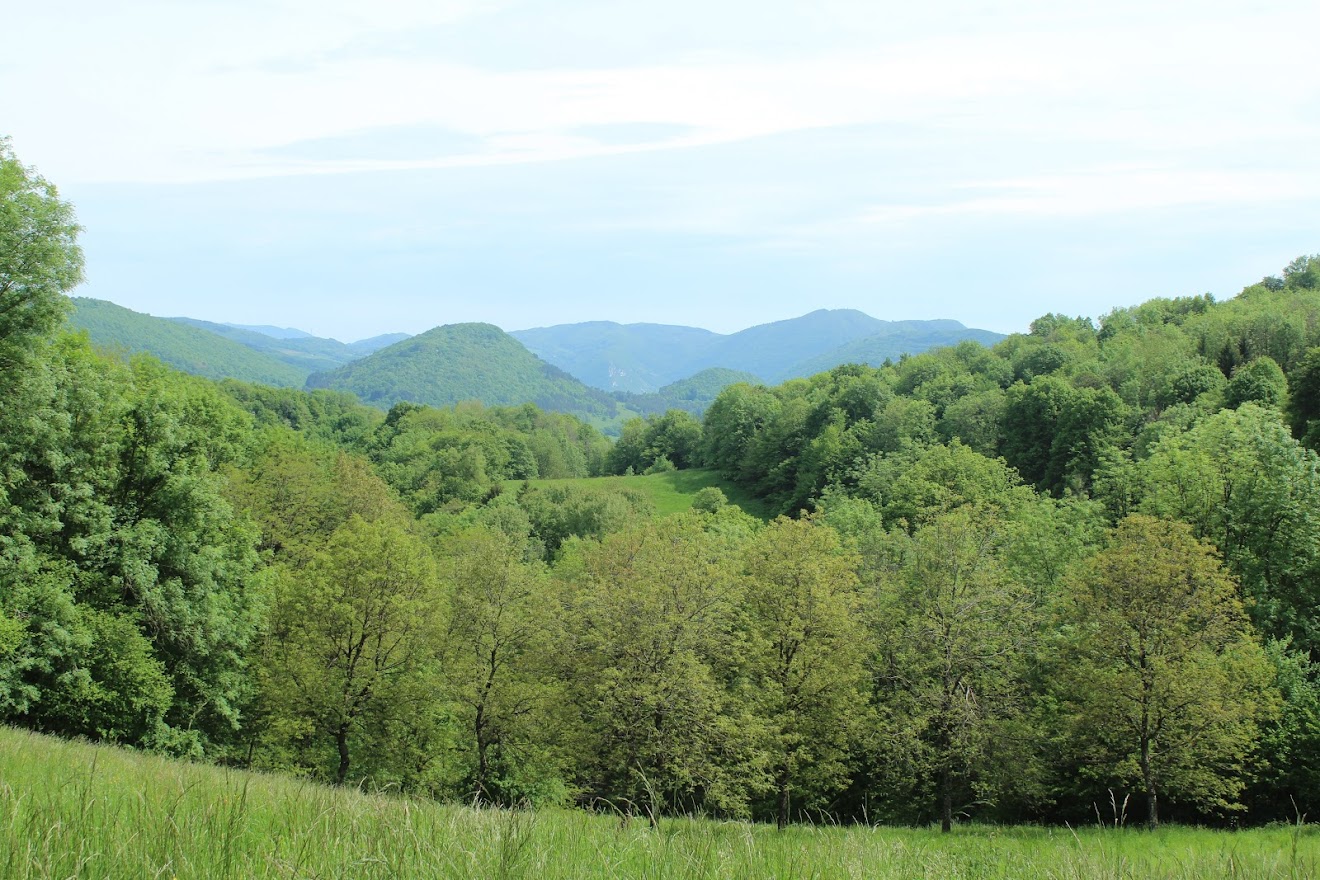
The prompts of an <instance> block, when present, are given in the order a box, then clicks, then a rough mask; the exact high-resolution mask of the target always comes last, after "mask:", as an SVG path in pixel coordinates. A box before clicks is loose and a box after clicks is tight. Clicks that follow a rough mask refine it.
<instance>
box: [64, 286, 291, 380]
mask: <svg viewBox="0 0 1320 880" xmlns="http://www.w3.org/2000/svg"><path fill="white" fill-rule="evenodd" d="M69 325H70V326H71V327H73V328H75V329H78V330H86V331H87V335H88V336H89V337H90V338H91V340H92V342H93V343H94V344H96V345H98V346H100V347H102V348H107V349H111V350H115V351H124V352H128V353H132V354H136V353H138V352H146V353H147V354H151V355H154V356H155V357H158V358H160V359H161V360H162V361H164V362H165V363H167V364H169V365H170V366H172V367H175V368H177V369H180V370H183V371H184V372H186V373H192V374H194V375H197V376H205V377H206V378H208V379H239V380H241V381H243V382H258V383H261V384H263V385H280V386H285V387H293V388H298V387H301V386H302V384H303V383H304V382H305V381H306V380H307V376H308V374H309V373H310V372H311V370H310V369H308V368H306V367H300V366H297V365H294V364H290V363H288V362H286V361H283V360H281V359H279V358H276V357H274V356H272V355H270V354H267V353H265V352H261V351H257V350H255V349H253V348H249V347H248V346H246V345H243V344H241V343H239V342H235V341H234V340H232V339H226V338H225V337H223V336H218V335H216V334H215V333H212V332H210V331H209V330H204V329H202V328H200V327H192V326H188V325H186V324H180V323H178V322H176V321H172V320H170V319H168V318H156V317H153V316H151V315H144V314H142V313H141V312H135V311H133V310H132V309H126V308H124V307H123V306H117V305H115V304H114V303H112V302H106V301H105V300H99V299H88V298H86V297H74V298H73V311H72V312H71V313H70V315H69Z"/></svg>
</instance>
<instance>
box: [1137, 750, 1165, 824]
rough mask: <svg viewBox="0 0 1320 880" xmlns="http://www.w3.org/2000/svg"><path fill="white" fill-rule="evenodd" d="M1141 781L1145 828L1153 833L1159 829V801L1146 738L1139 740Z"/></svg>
mask: <svg viewBox="0 0 1320 880" xmlns="http://www.w3.org/2000/svg"><path fill="white" fill-rule="evenodd" d="M1141 781H1142V783H1143V784H1144V785H1145V787H1146V827H1147V828H1149V829H1150V830H1151V831H1154V830H1155V829H1156V828H1158V827H1160V799H1159V795H1158V794H1157V793H1156V791H1155V775H1154V774H1153V773H1152V772H1151V769H1150V740H1149V739H1148V738H1146V737H1143V738H1142V740H1141Z"/></svg>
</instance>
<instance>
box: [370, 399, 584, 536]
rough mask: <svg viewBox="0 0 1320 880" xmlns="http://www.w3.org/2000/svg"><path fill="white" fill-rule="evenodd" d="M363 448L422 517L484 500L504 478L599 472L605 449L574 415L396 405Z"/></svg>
mask: <svg viewBox="0 0 1320 880" xmlns="http://www.w3.org/2000/svg"><path fill="white" fill-rule="evenodd" d="M368 449H369V454H370V456H371V459H372V461H373V462H375V464H376V466H377V468H378V470H379V471H380V474H381V476H382V477H384V479H385V481H386V482H387V483H389V484H390V485H391V486H392V487H393V488H394V489H395V490H396V491H397V492H398V493H399V494H400V495H401V496H402V497H403V498H404V500H405V501H406V502H407V503H408V505H409V507H411V508H412V509H413V511H414V513H417V514H426V513H431V512H434V511H437V510H451V511H452V510H458V509H462V508H463V507H466V506H467V505H470V504H474V503H478V502H481V501H483V500H488V499H489V498H491V497H493V496H494V495H495V494H498V493H499V491H500V486H499V484H500V483H501V481H504V480H526V479H533V478H536V477H540V476H545V477H561V478H562V477H585V476H589V475H592V474H596V473H599V472H600V469H601V468H602V466H603V464H604V459H605V455H606V453H607V450H608V449H609V443H608V441H607V440H605V438H604V437H602V436H601V434H600V433H599V432H598V431H596V429H594V428H592V427H591V426H589V425H586V424H584V423H582V422H580V421H578V420H577V419H575V418H573V417H572V416H566V415H562V414H556V413H544V412H541V411H540V410H538V409H537V408H536V407H532V406H526V407H519V408H514V409H499V408H486V407H483V406H482V405H480V404H477V403H465V404H461V405H459V406H456V407H454V408H452V409H433V408H430V407H421V406H417V405H415V404H409V403H402V404H398V405H396V406H394V407H393V408H392V409H391V410H390V412H389V415H388V416H386V418H385V422H384V423H383V424H382V425H381V426H380V427H379V428H378V429H377V430H376V431H375V433H374V434H373V435H372V436H371V438H370V440H369V441H368Z"/></svg>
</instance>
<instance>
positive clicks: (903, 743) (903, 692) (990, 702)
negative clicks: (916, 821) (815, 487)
mask: <svg viewBox="0 0 1320 880" xmlns="http://www.w3.org/2000/svg"><path fill="white" fill-rule="evenodd" d="M1000 530H1001V525H1000V523H999V522H998V521H997V519H996V517H995V516H994V515H993V513H992V512H991V511H990V510H989V509H986V508H974V507H962V508H959V509H957V510H954V511H951V512H949V513H944V514H940V515H938V516H936V517H934V518H933V519H932V520H930V521H929V522H928V523H927V524H925V525H923V526H922V527H921V528H919V529H917V530H916V531H915V533H914V534H913V535H912V536H911V537H908V536H907V535H905V534H904V533H902V532H895V533H894V542H895V543H894V547H893V551H892V552H893V557H894V558H893V563H892V566H891V568H890V570H889V571H888V572H886V573H884V574H883V575H882V579H881V584H880V605H879V608H878V609H877V613H876V615H875V620H876V627H877V633H876V646H877V653H878V663H877V677H878V683H879V688H880V692H879V695H878V697H879V700H880V702H881V706H882V709H883V710H884V711H885V713H886V714H887V716H888V717H889V718H890V719H891V720H892V724H891V727H892V728H893V729H894V730H895V731H899V732H900V735H897V736H895V737H894V738H892V739H891V740H890V741H889V742H886V743H884V744H883V747H884V748H886V749H887V750H889V751H891V752H894V753H895V754H890V755H887V756H882V757H888V758H891V759H901V760H903V761H905V762H906V763H907V764H909V765H910V766H913V767H915V768H917V770H918V773H919V774H920V775H924V776H927V777H928V778H930V779H931V780H932V781H933V783H934V786H933V787H934V789H935V792H936V797H937V800H938V804H939V806H938V814H939V817H940V826H941V828H942V830H944V831H949V830H950V828H951V827H952V824H953V816H954V812H955V810H954V807H955V798H957V797H960V795H961V793H962V792H964V791H965V790H967V789H976V790H977V793H978V794H979V795H980V796H982V797H986V796H991V795H993V794H994V793H995V790H996V786H997V784H998V783H1000V782H1002V779H996V778H994V776H993V774H992V773H991V772H990V768H991V767H992V766H993V763H994V758H995V753H996V751H997V750H998V751H1000V752H1003V751H1005V750H1006V749H1005V747H1006V746H1007V745H1009V744H1010V743H1009V739H1008V737H1007V736H1006V732H1007V730H1008V728H1009V726H1010V724H1011V722H1013V721H1014V720H1015V718H1016V717H1017V716H1018V715H1019V714H1020V713H1021V711H1022V709H1023V702H1024V701H1023V697H1024V694H1023V690H1024V688H1023V677H1022V674H1023V664H1024V661H1025V659H1026V657H1027V656H1028V651H1029V648H1030V645H1031V639H1032V637H1033V635H1034V621H1035V617H1036V614H1035V608H1036V606H1035V603H1034V601H1033V597H1032V595H1031V593H1030V592H1029V591H1028V590H1027V589H1026V588H1024V587H1022V586H1020V585H1019V584H1017V583H1015V582H1014V581H1012V580H1011V579H1010V578H1008V577H1007V576H1006V574H1005V571H1004V567H1003V565H1002V563H1001V562H1000V560H999V553H1000V547H999V545H1000V543H1001V542H1002V541H1003V540H1004V537H1003V536H1002V535H1001V534H1000Z"/></svg>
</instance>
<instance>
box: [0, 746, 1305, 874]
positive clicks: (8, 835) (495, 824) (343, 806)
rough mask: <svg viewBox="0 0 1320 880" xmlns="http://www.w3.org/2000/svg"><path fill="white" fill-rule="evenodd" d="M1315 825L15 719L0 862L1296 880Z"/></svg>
mask: <svg viewBox="0 0 1320 880" xmlns="http://www.w3.org/2000/svg"><path fill="white" fill-rule="evenodd" d="M1317 871H1320V833H1317V832H1316V830H1315V828H1314V827H1311V826H1306V827H1301V828H1297V827H1287V826H1281V827H1272V828H1265V829H1256V830H1251V831H1238V832H1226V831H1207V830H1201V829H1190V828H1169V829H1165V830H1162V831H1160V832H1158V833H1155V834H1148V833H1146V832H1143V831H1137V830H1123V831H1116V830H1112V829H1110V830H1104V829H1099V828H1083V829H1078V830H1077V831H1076V832H1073V831H1070V830H1069V829H1066V828H1052V829H1047V828H1029V827H1018V828H997V827H990V826H968V827H962V828H958V829H956V830H955V831H954V833H952V834H950V835H940V834H939V833H938V832H936V831H933V830H929V829H900V828H865V827H853V828H837V827H795V828H790V829H789V830H787V831H785V832H782V833H780V832H777V831H775V830H774V828H773V827H770V826H754V825H748V824H742V823H733V822H714V821H704V820H687V819H675V820H664V821H662V822H661V823H660V827H659V828H658V829H653V828H650V827H649V826H648V825H647V824H646V823H645V822H629V823H622V822H620V821H619V820H618V819H617V818H614V817H611V816H598V815H590V814H587V813H584V812H579V811H572V810H545V811H541V812H536V813H531V812H519V811H502V810H492V809H483V810H476V809H471V808H468V807H463V806H451V805H444V804H436V803H431V802H425V801H417V800H408V799H405V798H400V797H391V796H388V795H379V794H363V793H360V792H357V791H355V790H352V789H334V788H327V787H324V786H319V785H314V784H311V783H306V782H300V781H298V780H294V779H288V778H281V777H275V776H266V775H261V774H251V773H244V772H241V771H235V770H225V769H221V768H216V767H209V766H202V765H194V764H186V763H180V762H174V761H169V760H166V759H162V758H158V757H154V756H151V755H145V754H140V753H134V752H129V751H123V750H119V749H114V748H109V747H104V746H90V745H87V744H85V743H73V742H66V741H62V740H56V739H51V738H47V737H42V736H37V735H33V734H29V733H25V732H20V731H14V730H9V729H5V728H0V877H4V878H6V880H29V878H61V880H63V878H106V880H109V878H115V880H119V878H166V880H172V878H179V880H184V878H208V880H209V878H219V880H226V878H235V880H237V878H345V880H347V878H469V877H474V878H515V877H517V878H529V880H530V878H537V880H540V878H546V880H554V878H596V877H599V878H610V880H625V878H753V877H755V878H761V877H765V878H772V877H773V878H783V880H787V878H822V880H829V878H854V877H856V878H861V877H868V878H908V877H911V878H919V877H938V878H1030V877H1040V878H1199V877H1239V878H1266V877H1268V878H1289V880H1296V878H1304V877H1314V876H1317Z"/></svg>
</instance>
